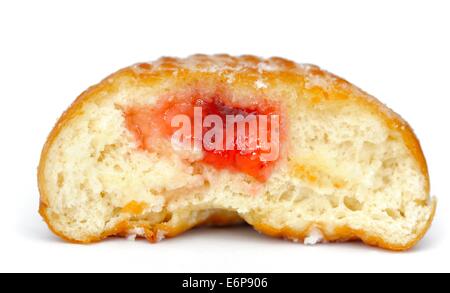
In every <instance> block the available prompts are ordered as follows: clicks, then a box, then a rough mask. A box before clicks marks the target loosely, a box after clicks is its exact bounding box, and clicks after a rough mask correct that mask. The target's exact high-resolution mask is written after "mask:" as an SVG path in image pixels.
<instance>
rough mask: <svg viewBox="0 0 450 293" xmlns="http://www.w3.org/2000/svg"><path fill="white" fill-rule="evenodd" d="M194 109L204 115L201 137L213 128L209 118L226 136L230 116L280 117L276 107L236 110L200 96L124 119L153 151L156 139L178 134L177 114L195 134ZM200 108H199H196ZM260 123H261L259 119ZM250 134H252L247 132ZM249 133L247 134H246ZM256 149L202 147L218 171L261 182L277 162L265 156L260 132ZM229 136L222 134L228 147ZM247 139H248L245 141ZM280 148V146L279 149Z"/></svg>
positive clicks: (133, 111)
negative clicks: (185, 118) (206, 122)
mask: <svg viewBox="0 0 450 293" xmlns="http://www.w3.org/2000/svg"><path fill="white" fill-rule="evenodd" d="M194 107H200V108H201V112H202V119H203V120H202V125H201V129H202V130H201V132H202V133H201V135H202V137H203V135H204V134H205V133H206V132H207V131H208V130H210V129H211V127H205V126H204V125H203V121H204V119H205V117H207V116H208V115H212V114H213V115H217V116H219V117H220V119H221V120H222V122H223V125H222V126H223V133H224V134H225V133H227V132H226V131H227V130H226V129H225V128H226V124H227V123H226V119H227V116H228V117H229V115H242V116H243V117H247V116H248V115H250V114H253V115H255V116H257V115H267V116H268V117H270V115H274V114H276V115H278V111H277V108H276V107H274V106H270V105H268V104H267V103H265V102H264V103H260V104H258V105H254V106H251V107H237V106H235V105H233V106H229V105H227V104H225V103H224V102H222V100H221V99H219V98H208V99H201V98H197V97H193V98H188V99H175V100H172V101H167V102H164V103H162V104H161V103H159V104H158V105H157V106H153V107H149V106H136V107H131V108H128V109H127V110H126V111H125V112H124V115H125V120H126V126H127V128H128V129H129V130H130V131H131V132H132V133H133V135H134V136H135V138H136V140H137V142H138V146H139V147H140V148H142V149H145V150H148V151H151V150H152V148H153V145H152V144H153V143H155V142H156V141H157V139H160V138H165V139H169V140H170V137H171V136H172V135H173V134H174V133H175V131H177V129H178V128H174V127H172V126H171V121H172V118H173V117H174V116H175V115H179V114H184V115H187V116H188V117H189V119H190V120H191V125H192V131H193V133H194V130H193V129H194V124H195V122H194ZM197 109H198V108H197ZM258 121H259V120H258ZM247 131H249V130H248V129H247ZM271 131H272V126H271V120H270V118H269V119H268V120H267V136H268V138H267V139H268V140H269V141H270V140H271V137H272V135H271ZM248 133H249V132H246V133H245V134H246V135H247V134H248ZM257 135H258V137H257V139H256V142H257V143H256V144H257V145H256V148H252V149H251V151H248V150H247V151H246V150H242V149H241V150H240V149H238V148H237V147H234V148H233V149H219V150H217V149H213V150H210V149H207V148H205V146H204V144H202V150H203V158H202V162H204V163H205V164H208V165H211V166H214V167H215V168H217V169H228V170H232V171H236V172H243V173H245V174H248V175H250V176H252V177H254V178H255V179H257V180H259V181H262V182H264V181H266V180H267V179H268V178H269V176H270V174H271V172H272V169H273V167H274V164H275V162H276V160H267V159H264V158H263V157H262V155H263V154H264V153H266V154H267V152H268V150H267V148H264V149H263V148H261V147H260V145H259V142H260V141H261V140H260V137H259V135H260V132H257ZM225 137H226V135H223V140H224V141H223V145H224V146H225V145H226V143H227V142H226V138H225ZM193 139H195V136H193ZM246 139H247V138H246ZM233 143H234V145H235V146H236V145H237V143H238V142H237V131H236V129H235V131H234V140H233ZM277 147H278V148H279V145H278V146H277Z"/></svg>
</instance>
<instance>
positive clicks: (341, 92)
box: [38, 55, 436, 250]
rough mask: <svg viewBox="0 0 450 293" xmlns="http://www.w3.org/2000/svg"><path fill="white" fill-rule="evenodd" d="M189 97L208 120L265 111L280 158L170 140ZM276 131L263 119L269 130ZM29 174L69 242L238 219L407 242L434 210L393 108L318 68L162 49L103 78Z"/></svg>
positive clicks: (421, 167)
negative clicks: (178, 54)
mask: <svg viewBox="0 0 450 293" xmlns="http://www.w3.org/2000/svg"><path fill="white" fill-rule="evenodd" d="M194 107H197V108H198V107H199V108H200V109H201V110H202V113H203V115H215V117H219V118H220V119H225V118H226V117H228V115H231V114H240V115H242V117H244V118H246V117H247V116H249V115H251V114H254V115H267V116H277V117H278V118H279V120H278V121H279V124H278V126H279V128H278V132H277V133H278V147H279V148H278V156H276V157H275V159H270V160H268V159H267V158H263V152H262V151H261V150H262V148H261V149H257V151H255V152H245V151H242V150H234V149H230V150H228V149H227V150H225V151H215V150H210V149H207V148H206V145H201V146H200V148H192V149H190V150H188V149H182V148H179V147H177V145H176V144H174V140H173V137H174V134H175V132H176V130H177V129H176V127H174V125H173V117H175V116H177V115H178V114H183V115H185V117H188V118H189V117H190V118H189V119H191V122H193V125H194V124H195V121H194V120H195V118H193V116H192V113H193V111H194ZM203 117H204V116H203ZM188 121H189V120H188ZM258 121H259V123H260V125H261V120H258ZM197 122H198V121H197ZM202 122H204V120H200V123H202ZM226 125H228V124H226ZM210 126H211V127H212V124H211V125H210ZM192 127H194V126H192ZM201 127H202V128H200V129H201V130H200V136H202V137H203V138H204V137H206V134H205V132H206V131H207V130H208V129H210V128H208V127H206V126H205V125H203V126H201ZM223 127H224V130H225V124H224V125H223ZM275 130H276V127H274V126H271V125H270V124H269V125H268V126H267V131H268V132H269V137H271V138H272V139H273V138H274V137H275V134H274V133H271V131H272V132H273V131H275ZM248 133H250V132H248ZM198 135H199V133H197V136H198ZM248 135H250V134H248ZM257 135H260V133H259V132H258V134H257ZM191 139H197V137H194V136H193V137H191ZM213 141H215V142H216V141H220V139H218V138H216V139H215V140H213ZM257 141H258V142H259V141H260V137H258V139H257ZM235 142H236V141H235ZM265 150H267V149H265ZM38 182H39V190H40V194H41V197H40V209H39V211H40V214H41V215H42V217H43V218H44V219H45V221H46V222H47V224H48V226H49V227H50V229H51V230H52V231H53V232H55V233H56V234H57V235H59V236H60V237H62V238H64V239H66V240H69V241H72V242H77V243H89V242H93V241H98V240H101V239H104V238H106V237H108V236H129V237H132V238H134V237H136V236H139V237H145V238H147V239H148V240H150V241H152V242H155V241H159V240H161V239H163V238H165V237H173V236H175V235H177V234H180V233H182V232H183V231H186V230H188V229H190V228H192V227H195V226H198V225H200V224H220V225H226V224H231V223H236V222H239V221H242V220H243V221H245V222H247V223H248V224H250V225H252V226H253V227H254V228H255V229H256V230H258V231H260V232H262V233H264V234H267V235H270V236H275V237H283V238H287V239H291V240H294V241H302V242H304V243H306V244H313V243H316V242H321V241H347V240H356V239H360V240H362V241H363V242H365V243H367V244H369V245H375V246H379V247H382V248H386V249H392V250H405V249H408V248H410V247H412V246H413V245H414V244H416V243H417V241H419V240H420V239H421V238H422V237H423V235H424V234H425V232H426V231H427V229H428V227H429V226H430V224H431V221H432V218H433V215H434V211H435V207H436V201H435V199H434V198H433V199H432V198H430V196H429V178H428V172H427V165H426V162H425V159H424V156H423V154H422V151H421V148H420V145H419V142H418V140H417V139H416V137H415V135H414V133H413V131H412V130H411V128H410V127H409V126H408V124H407V123H406V122H405V121H403V120H402V119H401V118H400V117H399V116H398V115H397V114H395V113H393V112H392V111H391V110H390V109H388V108H387V107H386V106H384V105H383V104H381V103H380V102H379V101H378V100H376V99H375V98H373V97H371V96H370V95H368V94H367V93H365V92H363V91H361V90H360V89H358V88H357V87H355V86H353V85H351V84H350V83H348V82H347V81H345V80H343V79H341V78H339V77H337V76H335V75H332V74H330V73H328V72H325V71H323V70H321V69H320V68H318V67H316V66H313V65H300V64H296V63H294V62H291V61H288V60H285V59H281V58H270V59H260V58H257V57H254V56H241V57H232V56H228V55H215V56H206V55H194V56H191V57H188V58H185V59H178V58H161V59H159V60H157V61H155V62H153V63H140V64H136V65H134V66H131V67H128V68H125V69H122V70H120V71H118V72H117V73H114V74H113V75H111V76H109V77H107V78H106V79H105V80H103V81H102V82H101V83H99V84H97V85H95V86H93V87H91V88H89V89H88V90H87V91H85V92H84V93H83V94H81V96H80V97H79V98H78V99H77V100H76V101H75V102H74V103H73V104H72V106H71V107H70V108H69V109H68V110H67V111H66V112H65V113H64V114H63V115H62V117H61V118H60V120H59V121H58V123H57V124H56V126H55V128H54V129H53V130H52V132H51V133H50V135H49V138H48V140H47V142H46V144H45V146H44V148H43V151H42V156H41V161H40V165H39V170H38Z"/></svg>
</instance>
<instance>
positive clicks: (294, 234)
mask: <svg viewBox="0 0 450 293" xmlns="http://www.w3.org/2000/svg"><path fill="white" fill-rule="evenodd" d="M174 71H177V78H179V79H183V78H188V77H189V78H191V79H196V80H201V79H202V77H211V76H213V77H214V78H215V79H217V78H219V79H220V80H223V81H224V82H227V78H228V76H230V74H233V81H232V82H233V86H235V87H238V86H243V87H245V86H248V85H250V84H252V85H253V84H254V83H255V81H256V80H257V79H258V78H261V77H263V78H264V82H265V83H266V84H269V85H270V84H272V83H276V82H277V81H278V80H282V81H283V82H284V83H285V84H289V85H291V86H292V87H293V88H302V90H303V91H305V92H308V93H310V94H313V95H314V99H313V100H311V103H317V102H320V99H333V100H336V101H337V100H343V101H345V100H349V99H353V101H354V102H356V103H358V104H359V105H360V106H362V107H367V109H370V110H371V111H372V112H373V113H376V114H377V115H378V116H380V117H382V118H383V120H384V121H385V123H386V125H387V126H388V127H389V128H391V129H395V130H397V131H399V133H400V134H401V136H402V137H403V140H404V142H405V144H406V146H407V147H408V149H409V150H410V152H411V155H412V156H413V157H414V158H415V160H416V162H417V164H418V166H419V168H420V170H421V171H422V173H423V175H424V177H425V179H426V191H427V194H428V192H429V176H428V170H427V164H426V161H425V157H424V155H423V152H422V149H421V147H420V143H419V141H418V140H417V138H416V136H415V135H414V132H413V130H412V129H411V127H410V126H409V125H408V124H407V122H406V121H404V120H403V119H402V118H401V117H400V116H399V115H397V114H396V113H394V112H393V111H391V110H390V109H388V108H387V107H386V106H384V105H383V104H382V103H380V102H379V101H378V100H377V99H375V98H373V97H372V96H370V95H368V94H367V93H365V92H363V91H362V90H360V89H358V88H356V87H355V86H353V85H351V84H350V83H348V82H347V81H345V80H343V79H342V78H339V77H337V76H335V75H332V74H330V73H328V72H326V71H323V70H321V69H320V68H319V67H316V66H313V65H299V64H296V63H294V62H292V61H289V60H286V59H282V58H278V57H273V58H269V59H261V58H258V57H255V56H250V55H245V56H240V57H232V56H229V55H214V56H207V55H193V56H191V57H189V58H185V59H178V58H171V57H163V58H160V59H159V60H157V61H155V62H153V63H140V64H136V65H133V66H131V67H127V68H125V69H122V70H120V71H118V72H116V73H114V74H112V75H111V76H109V77H107V78H106V79H104V80H103V81H102V82H100V83H99V84H97V85H95V86H93V87H91V88H89V89H88V90H86V91H85V92H83V93H82V94H81V95H80V96H79V97H78V98H77V99H76V100H75V101H74V103H73V104H72V105H71V106H70V107H69V109H68V110H67V111H66V112H65V113H64V114H63V115H62V116H61V118H60V119H59V120H58V122H57V123H56V125H55V127H54V128H53V130H52V131H51V133H50V135H49V137H48V139H47V142H46V143H45V145H44V147H43V150H42V154H41V159H40V163H39V167H38V185H39V192H40V207H39V212H40V214H41V215H42V217H43V218H44V220H45V221H46V223H47V224H48V226H49V228H50V229H51V230H52V231H53V232H54V233H55V234H56V235H58V236H59V237H61V238H62V239H65V240H67V241H70V242H75V243H90V242H94V241H99V240H101V239H103V238H105V237H108V236H113V235H118V236H121V235H125V234H126V232H127V231H128V230H129V229H130V228H132V227H131V223H128V222H121V223H119V224H118V225H117V226H116V227H114V228H113V229H111V230H108V231H105V232H104V233H103V234H102V235H100V236H95V237H92V238H89V239H87V240H85V241H82V242H80V241H77V240H74V239H70V238H68V237H67V236H66V235H64V234H63V233H61V232H60V231H57V229H56V228H55V227H54V226H53V225H52V223H51V221H50V220H49V216H48V215H47V207H48V199H47V194H46V187H45V178H44V177H45V176H44V170H45V164H46V160H47V156H48V152H49V148H50V146H51V145H52V144H53V142H54V140H55V138H56V137H57V136H58V134H59V133H60V131H61V129H62V128H63V127H64V126H65V125H66V123H67V122H68V121H70V120H71V119H73V118H74V117H77V116H78V115H79V114H80V111H81V110H82V106H83V104H84V103H87V102H91V101H93V100H97V99H100V98H101V97H102V96H107V95H105V94H104V93H109V92H114V91H117V90H118V89H117V82H116V81H117V80H120V79H125V78H130V79H134V80H138V81H139V82H140V83H143V84H149V85H150V84H152V83H155V82H157V81H158V80H161V79H164V78H168V77H172V74H173V72H174ZM314 77H321V78H324V79H326V81H327V82H328V83H329V86H330V87H331V91H332V92H333V94H332V95H330V94H329V93H327V92H325V91H324V89H323V88H321V87H317V86H314V85H308V80H309V79H312V78H314ZM101 93H103V95H102V94H101ZM431 204H432V215H431V216H430V218H429V219H428V222H427V225H426V226H425V227H424V228H423V229H422V230H421V231H420V233H418V235H417V237H416V238H415V239H413V240H411V241H410V242H408V243H407V244H405V245H396V244H392V243H387V242H385V241H384V240H383V239H382V238H381V237H375V236H372V235H368V234H367V233H365V231H360V230H353V229H351V228H349V227H339V228H338V229H336V230H335V231H334V233H332V234H330V233H328V234H327V233H326V232H325V230H324V229H321V231H322V233H323V234H324V238H325V239H326V240H327V241H340V240H351V239H361V240H362V241H363V242H365V243H367V244H369V245H374V246H379V247H382V248H386V249H391V250H405V249H408V248H410V247H412V246H413V245H414V244H415V243H416V242H417V241H419V240H420V239H421V238H422V237H423V235H424V234H425V232H426V231H427V229H428V227H429V226H430V224H431V222H432V219H433V216H434V211H435V208H436V202H435V201H434V200H433V201H432V203H431ZM214 217H215V218H214ZM236 220H237V219H236V217H232V216H224V215H222V216H220V215H216V216H212V217H211V218H210V219H209V221H208V220H207V221H202V222H201V223H205V222H206V223H208V222H209V223H216V224H217V223H220V224H227V223H234V222H236ZM201 223H196V224H195V225H179V226H177V227H171V226H167V225H165V224H159V225H155V226H153V227H143V228H144V230H145V236H146V238H147V239H149V240H150V241H152V242H154V241H155V240H156V239H157V237H156V235H157V233H158V231H164V233H165V236H166V237H173V236H175V235H178V234H179V233H182V232H183V231H185V230H187V229H190V228H192V226H196V225H198V224H201ZM252 224H253V226H254V228H255V229H256V230H258V231H261V232H262V233H265V234H267V235H271V236H275V237H284V238H290V239H303V238H305V237H306V236H307V234H308V232H309V231H308V230H309V229H306V230H304V231H293V230H289V229H281V230H278V229H274V228H273V227H270V226H269V225H267V224H265V223H252ZM316 226H317V227H318V228H319V229H320V225H319V224H318V225H316Z"/></svg>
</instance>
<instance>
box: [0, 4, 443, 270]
mask: <svg viewBox="0 0 450 293" xmlns="http://www.w3.org/2000/svg"><path fill="white" fill-rule="evenodd" d="M449 52H450V1H430V0H427V1H411V0H409V1H380V0H378V1H326V2H325V1H308V3H306V1H305V2H302V1H282V0H276V1H261V0H259V1H243V0H239V1H233V0H227V1H159V2H157V1H154V2H153V1H131V0H127V1H85V2H84V1H70V2H69V1H46V0H40V1H1V2H0V96H1V100H0V101H1V104H0V106H1V108H0V111H1V112H0V127H1V133H0V134H1V144H0V156H1V162H0V172H1V174H0V180H1V189H0V190H1V191H0V194H1V195H0V196H1V200H0V223H1V233H0V271H7V272H12V271H14V272H16V271H36V272H46V271H57V272H69V271H76V272H80V271H85V272H98V271H108V272H119V271H129V272H134V271H144V272H229V271H232V272H285V271H291V272H347V271H357V272H366V271H375V272H380V271H382V272H391V271H392V272H399V271H404V272H412V271H447V272H448V271H450V249H449V247H450V236H449V224H450V219H449V211H450V190H449V187H448V186H449V182H450V177H449V176H450V175H449V171H448V170H449V169H448V166H449V163H450V162H449V150H450V144H449V138H448V137H449V131H448V129H449V126H450V119H449V116H450V114H449V109H448V107H449V106H450V102H449V101H450V86H449V85H450V58H449ZM193 53H229V54H237V55H239V54H255V55H260V56H264V57H269V56H273V55H276V56H281V57H285V58H289V59H293V60H295V61H297V62H307V63H314V64H317V65H319V66H321V67H323V68H325V69H327V70H329V71H331V72H334V73H336V74H338V75H340V76H342V77H344V78H346V79H347V80H349V81H350V82H352V83H354V84H356V85H358V86H359V87H361V88H363V89H364V90H366V91H368V92H369V93H371V94H373V95H375V96H376V97H378V98H379V99H380V100H382V101H383V102H384V103H386V104H387V105H388V106H390V107H392V108H393V109H395V110H396V111H397V112H399V113H400V114H401V115H402V116H403V117H404V118H405V119H406V120H408V121H409V122H410V124H411V125H412V126H413V128H414V129H415V132H416V134H417V135H418V137H419V139H420V140H421V143H422V147H423V150H424V152H425V155H426V157H427V160H428V164H429V169H430V177H431V186H432V194H433V195H436V196H437V197H438V200H439V201H438V210H437V214H436V217H435V220H434V223H433V226H432V228H431V229H430V230H429V232H428V234H427V235H426V237H425V238H424V239H423V240H422V241H421V242H420V243H419V244H418V245H417V246H416V247H415V248H414V249H413V250H411V251H408V252H403V253H393V252H388V251H384V250H381V249H377V248H371V247H367V246H364V245H362V244H360V243H350V244H324V245H318V246H314V247H307V246H304V245H302V244H295V243H292V242H288V241H283V240H278V239H272V238H269V237H266V236H263V235H260V234H258V233H256V232H254V231H253V230H252V229H251V228H249V227H233V228H220V229H219V228H215V229H197V230H193V231H190V232H187V233H186V234H184V235H181V236H179V237H178V238H174V239H170V240H166V241H163V242H161V243H159V244H156V245H152V244H149V243H147V242H146V241H136V242H134V243H133V242H128V241H124V240H123V239H111V240H107V241H105V242H102V243H99V244H93V245H73V244H68V243H64V242H62V241H60V240H59V239H58V238H56V237H55V236H53V235H52V234H51V233H50V232H49V231H48V229H47V227H46V225H45V224H44V223H43V222H42V220H41V218H40V216H39V215H38V213H37V209H38V197H39V194H38V190H37V184H36V168H37V164H38V160H39V155H40V151H41V147H42V145H43V144H44V142H45V139H46V136H47V134H48V133H49V131H50V130H51V128H52V127H53V124H54V123H55V121H56V119H57V118H58V117H59V115H60V114H61V113H62V111H63V110H64V109H65V108H66V107H67V106H69V104H70V103H71V102H72V100H73V99H75V97H76V96H77V95H78V94H79V93H81V92H82V91H83V90H84V89H86V88H87V87H88V86H90V85H92V84H94V83H96V82H98V81H99V80H101V79H102V78H104V77H105V76H106V75H108V74H110V73H111V72H113V71H115V70H117V69H119V68H121V67H124V66H127V65H130V64H132V63H135V62H138V61H149V60H153V59H156V58H158V57H160V56H162V55H173V56H187V55H190V54H193Z"/></svg>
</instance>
